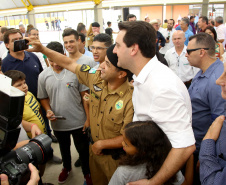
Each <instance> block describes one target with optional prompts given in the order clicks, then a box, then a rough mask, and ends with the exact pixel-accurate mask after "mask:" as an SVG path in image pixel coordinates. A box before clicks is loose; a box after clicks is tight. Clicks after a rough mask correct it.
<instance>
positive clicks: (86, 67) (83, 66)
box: [80, 64, 91, 72]
mask: <svg viewBox="0 0 226 185" xmlns="http://www.w3.org/2000/svg"><path fill="white" fill-rule="evenodd" d="M90 69H91V67H90V66H89V65H86V64H83V65H82V67H81V69H80V71H82V72H87V71H89V70H90Z"/></svg>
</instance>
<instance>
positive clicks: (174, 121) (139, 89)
mask: <svg viewBox="0 0 226 185" xmlns="http://www.w3.org/2000/svg"><path fill="white" fill-rule="evenodd" d="M119 30H120V32H119V34H118V36H117V38H116V46H115V48H114V51H113V52H114V53H117V55H118V66H119V67H123V68H124V69H128V70H130V71H131V72H132V73H133V74H134V84H133V85H134V92H133V105H134V117H133V121H147V120H153V121H155V122H156V123H157V124H158V125H159V126H160V127H161V129H162V130H163V131H164V132H165V133H166V135H167V136H168V138H169V140H170V142H171V144H172V149H171V151H170V153H169V154H168V156H167V158H166V160H165V162H164V164H163V165H162V167H161V168H160V170H159V171H158V172H157V173H156V174H155V175H154V176H153V177H152V178H151V179H149V180H147V179H142V180H139V181H136V182H130V183H128V184H129V185H152V184H155V185H156V184H164V183H165V182H166V181H167V180H168V179H169V178H170V177H172V176H173V175H174V174H176V173H177V172H178V171H179V170H180V169H181V167H182V166H183V165H184V164H185V162H186V161H187V160H188V158H189V157H190V155H191V154H192V153H193V152H194V150H195V139H194V133H193V130H192V127H191V116H192V109H191V101H190V97H189V94H188V91H187V89H186V87H185V85H184V84H183V82H182V81H181V80H180V79H179V77H177V75H175V74H174V73H173V72H172V71H171V70H170V69H169V68H168V67H166V66H165V65H163V64H161V63H160V62H159V61H158V59H157V58H156V56H155V42H156V31H155V30H154V28H153V27H152V26H151V25H150V24H148V23H146V22H144V21H136V22H122V23H119ZM137 33H139V34H137ZM178 180H179V179H178Z"/></svg>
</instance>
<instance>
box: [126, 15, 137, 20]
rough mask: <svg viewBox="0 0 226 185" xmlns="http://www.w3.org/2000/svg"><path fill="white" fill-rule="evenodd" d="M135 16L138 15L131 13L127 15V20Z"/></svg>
mask: <svg viewBox="0 0 226 185" xmlns="http://www.w3.org/2000/svg"><path fill="white" fill-rule="evenodd" d="M133 17H136V15H134V14H129V15H127V18H126V20H127V21H128V20H129V19H130V18H133ZM136 18H137V17H136Z"/></svg>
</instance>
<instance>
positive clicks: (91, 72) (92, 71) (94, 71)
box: [89, 68, 97, 74]
mask: <svg viewBox="0 0 226 185" xmlns="http://www.w3.org/2000/svg"><path fill="white" fill-rule="evenodd" d="M96 71H97V70H96V69H94V68H91V69H90V70H89V73H90V74H95V73H96Z"/></svg>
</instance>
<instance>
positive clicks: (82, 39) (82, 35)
mask: <svg viewBox="0 0 226 185" xmlns="http://www.w3.org/2000/svg"><path fill="white" fill-rule="evenodd" d="M78 36H79V38H80V39H81V41H82V42H84V41H85V40H86V36H85V35H84V34H83V33H79V34H78Z"/></svg>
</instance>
